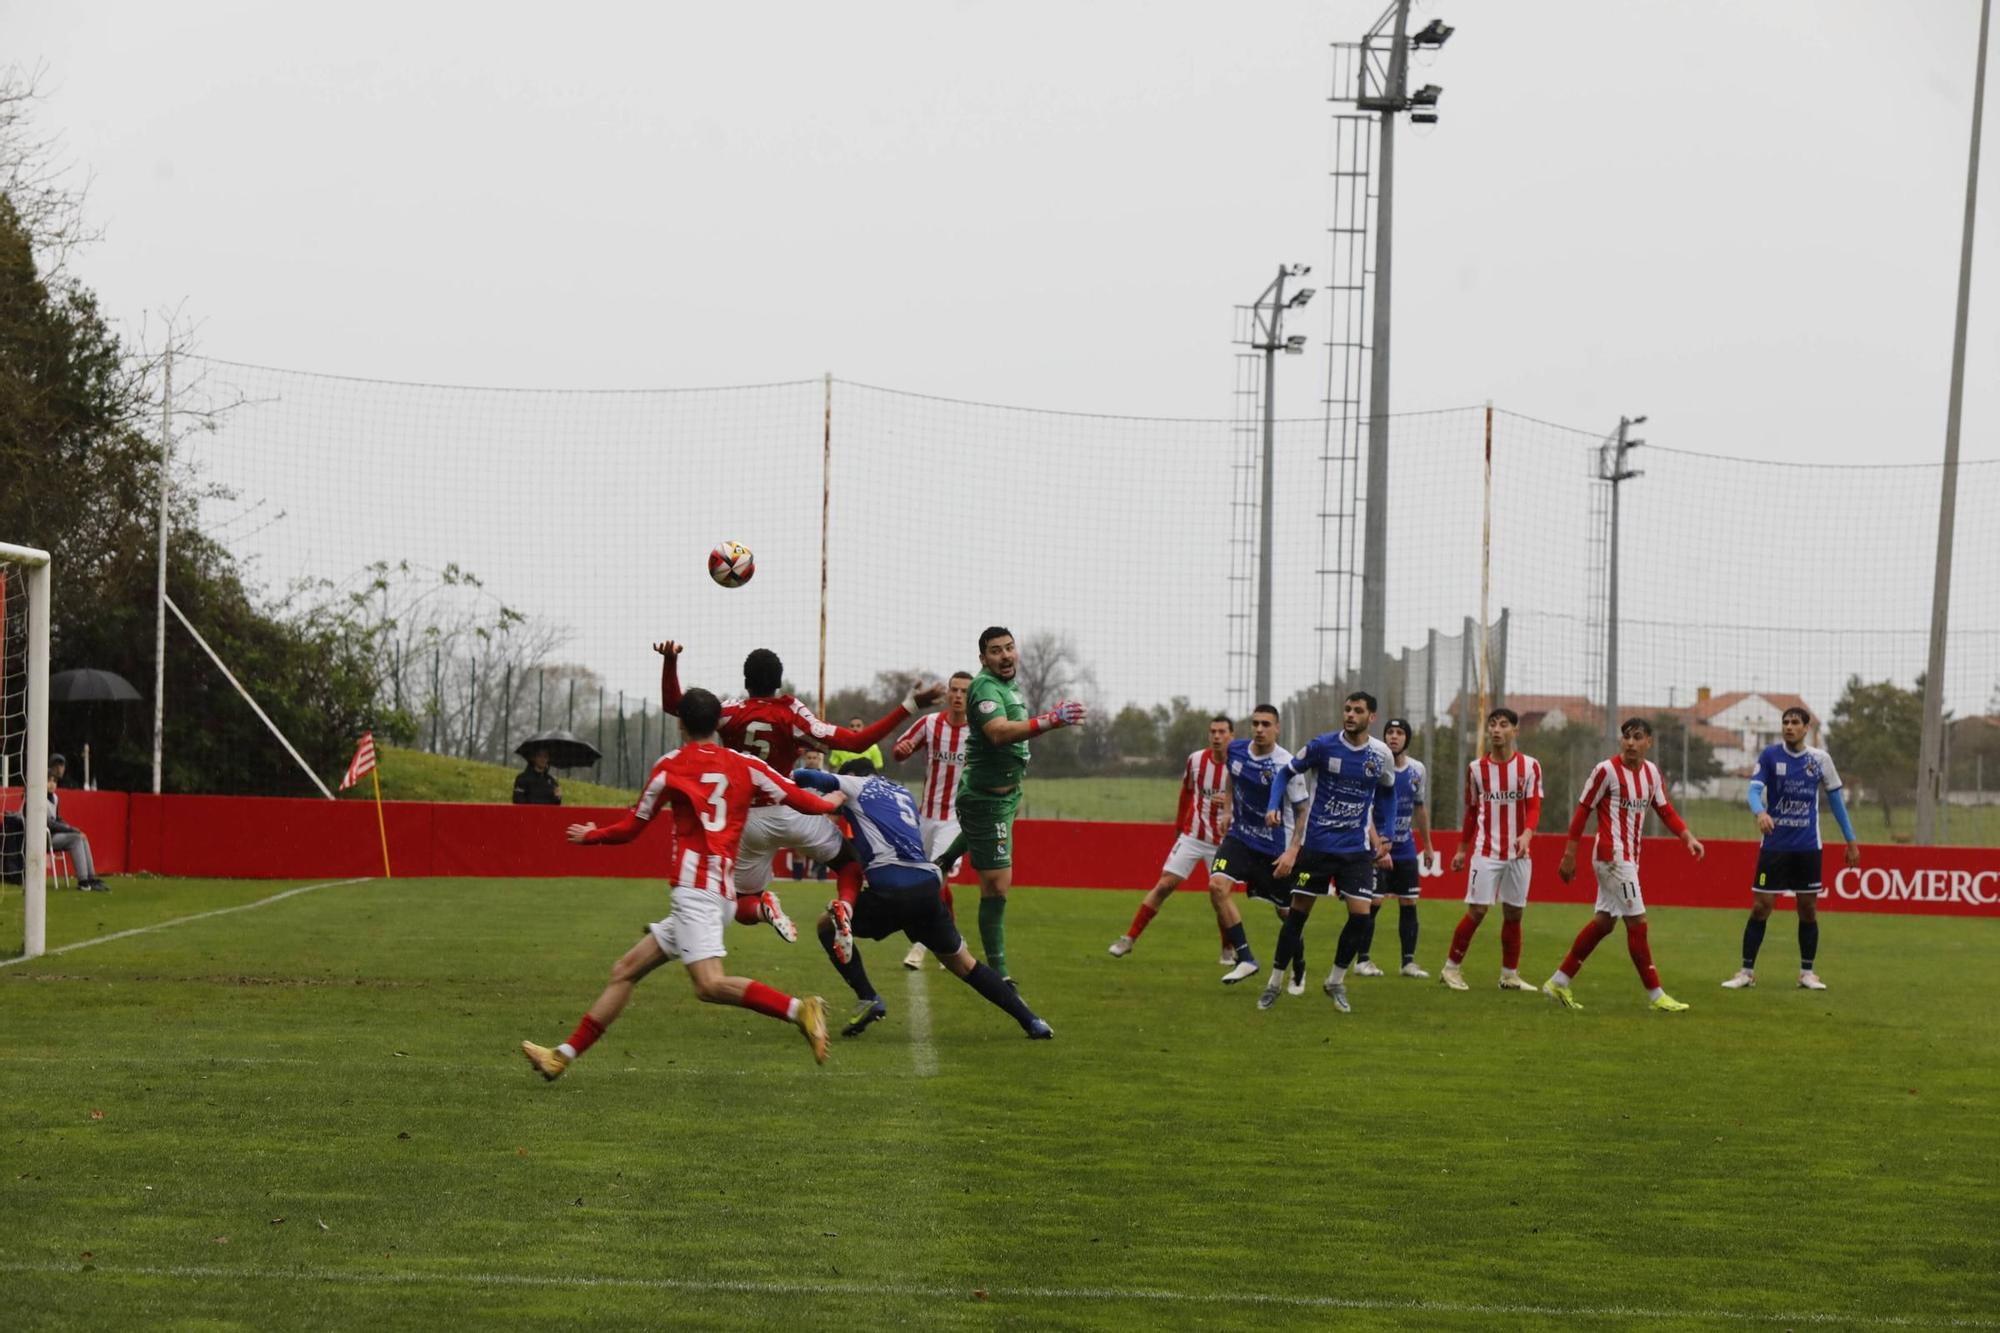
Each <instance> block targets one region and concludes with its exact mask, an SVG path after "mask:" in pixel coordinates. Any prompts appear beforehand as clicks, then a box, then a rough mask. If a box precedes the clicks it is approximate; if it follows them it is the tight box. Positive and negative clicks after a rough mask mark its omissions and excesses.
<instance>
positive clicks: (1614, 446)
mask: <svg viewBox="0 0 2000 1333" xmlns="http://www.w3.org/2000/svg"><path fill="white" fill-rule="evenodd" d="M1645 419H1646V418H1644V417H1620V418H1618V430H1617V433H1616V434H1614V435H1613V436H1612V437H1611V438H1610V439H1608V440H1606V441H1605V442H1604V443H1603V444H1602V445H1600V446H1599V447H1598V451H1597V475H1598V477H1599V479H1600V480H1603V481H1608V482H1610V483H1611V559H1610V562H1609V563H1610V573H1609V577H1608V578H1607V579H1606V580H1605V583H1606V587H1605V608H1604V739H1605V742H1606V743H1607V744H1608V745H1609V746H1610V747H1611V748H1612V749H1613V750H1616V749H1617V748H1618V518H1619V514H1618V493H1619V488H1620V487H1621V486H1623V485H1624V484H1625V483H1626V482H1628V481H1630V480H1632V479H1633V478H1634V477H1643V476H1645V475H1646V474H1645V473H1643V472H1635V471H1633V470H1632V469H1631V468H1628V467H1626V466H1625V455H1626V454H1628V453H1630V452H1631V451H1632V450H1634V449H1637V448H1638V447H1639V446H1640V445H1642V444H1644V443H1645V441H1644V440H1635V439H1632V438H1631V434H1632V427H1634V426H1636V425H1638V424H1639V423H1640V422H1642V421H1644V420H1645Z"/></svg>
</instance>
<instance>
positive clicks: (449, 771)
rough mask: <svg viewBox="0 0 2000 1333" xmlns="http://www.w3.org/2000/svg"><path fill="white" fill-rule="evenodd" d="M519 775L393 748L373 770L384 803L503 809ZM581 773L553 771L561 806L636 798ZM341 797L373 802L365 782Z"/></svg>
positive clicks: (513, 768) (511, 768)
mask: <svg viewBox="0 0 2000 1333" xmlns="http://www.w3.org/2000/svg"><path fill="white" fill-rule="evenodd" d="M520 771H521V766H520V765H519V764H485V763H481V762H479V761H478V760H476V759H460V758H458V757H456V756H454V755H448V754H430V753H427V752H426V751H423V750H405V749H402V748H400V747H397V746H393V745H385V746H383V747H382V750H381V764H380V766H379V767H378V768H377V769H376V772H378V773H380V774H381V775H382V799H383V800H385V801H467V802H471V803H473V804H476V805H506V804H507V803H508V802H509V801H512V800H513V799H514V778H515V777H516V776H517V775H518V774H519V773H520ZM584 771H585V770H581V769H580V770H578V772H577V773H576V774H575V775H565V774H564V773H563V772H562V771H561V770H560V769H558V770H557V771H556V779H557V781H559V782H561V783H562V798H563V804H564V805H614V806H615V805H630V804H632V802H633V801H635V800H637V799H638V798H639V793H638V792H637V791H632V790H627V789H626V788H623V787H607V786H605V785H604V784H603V783H600V782H590V781H586V780H585V779H584V777H583V776H582V773H583V772H584ZM340 798H341V799H342V800H346V801H372V800H374V799H375V789H374V787H372V786H371V785H370V783H369V779H367V778H363V779H362V780H361V781H360V782H359V783H357V784H355V785H354V786H352V787H349V788H348V789H347V790H346V791H344V792H341V793H340Z"/></svg>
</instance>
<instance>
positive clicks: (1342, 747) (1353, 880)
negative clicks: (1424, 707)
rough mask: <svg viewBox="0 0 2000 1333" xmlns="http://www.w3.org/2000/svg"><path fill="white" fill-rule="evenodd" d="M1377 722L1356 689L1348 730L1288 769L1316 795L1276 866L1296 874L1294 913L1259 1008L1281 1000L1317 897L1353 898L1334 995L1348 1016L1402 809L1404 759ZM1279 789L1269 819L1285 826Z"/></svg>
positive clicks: (1366, 697)
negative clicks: (1350, 983) (1400, 762)
mask: <svg viewBox="0 0 2000 1333" xmlns="http://www.w3.org/2000/svg"><path fill="white" fill-rule="evenodd" d="M1374 721H1375V696H1374V695H1372V694H1369V693H1368V692H1367V691H1365V690H1356V691H1355V692H1354V693H1352V694H1350V695H1348V696H1347V699H1346V701H1345V702H1344V703H1342V704H1341V708H1340V730H1339V731H1329V732H1327V733H1326V734H1324V735H1321V736H1315V737H1313V738H1312V739H1311V740H1310V741H1308V742H1306V748H1305V749H1303V750H1301V751H1299V752H1298V753H1297V754H1296V755H1294V756H1292V762H1291V763H1289V764H1287V765H1286V766H1285V767H1286V768H1287V769H1288V770H1290V771H1291V772H1293V773H1309V774H1311V775H1312V800H1311V802H1310V806H1309V809H1308V811H1307V815H1306V818H1305V819H1304V820H1302V821H1297V822H1295V823H1294V824H1293V826H1292V839H1291V843H1290V845H1288V846H1287V847H1286V848H1285V850H1284V852H1283V853H1282V854H1280V855H1279V857H1278V859H1277V860H1276V861H1275V862H1273V863H1272V867H1271V868H1272V870H1273V872H1274V873H1275V874H1276V875H1277V876H1278V877H1279V878H1280V879H1283V878H1285V877H1286V876H1291V879H1292V882H1291V884H1290V885H1289V886H1288V887H1289V888H1290V889H1291V894H1292V910H1291V913H1290V914H1289V915H1288V916H1286V918H1285V925H1284V928H1283V929H1282V930H1280V931H1279V932H1278V947H1277V950H1276V952H1275V953H1274V954H1273V956H1272V958H1271V980H1270V981H1269V982H1267V983H1266V984H1265V986H1264V993H1263V994H1262V995H1260V996H1258V997H1257V1007H1258V1008H1259V1009H1269V1008H1270V1007H1271V1006H1272V1005H1274V1004H1276V1003H1277V1002H1278V985H1279V983H1280V981H1281V980H1282V979H1283V977H1284V975H1285V971H1286V969H1287V968H1289V967H1290V966H1291V963H1292V958H1293V956H1294V955H1295V954H1296V953H1297V952H1298V951H1299V949H1300V947H1301V941H1302V939H1303V936H1304V933H1305V928H1306V920H1307V918H1308V917H1310V916H1311V915H1312V906H1313V900H1314V899H1316V898H1321V897H1326V896H1328V895H1330V894H1339V895H1340V897H1341V898H1343V899H1345V900H1346V902H1347V924H1346V925H1345V926H1344V927H1343V928H1342V929H1341V932H1340V942H1339V944H1338V945H1337V946H1336V947H1335V952H1334V959H1333V971H1332V973H1330V974H1329V975H1328V977H1327V980H1326V993H1327V994H1328V995H1330V996H1332V997H1333V1005H1334V1008H1336V1009H1338V1010H1340V1012H1342V1013H1343V1014H1344V1013H1347V1012H1349V1011H1350V1006H1349V1004H1348V1002H1347V984H1346V983H1347V967H1348V964H1349V963H1351V962H1353V961H1354V955H1355V954H1356V953H1358V952H1359V951H1360V949H1361V932H1362V930H1363V929H1364V925H1365V922H1364V918H1366V917H1367V915H1368V913H1369V911H1370V910H1371V909H1372V908H1373V906H1374V902H1375V869H1376V867H1377V866H1380V867H1382V868H1383V869H1387V868H1388V867H1389V865H1390V860H1389V832H1390V829H1391V827H1392V824H1393V817H1394V812H1395V806H1396V758H1395V756H1394V755H1392V754H1390V753H1389V747H1388V746H1386V745H1384V744H1383V743H1382V742H1381V741H1378V740H1376V739H1375V738H1374V737H1373V736H1370V735H1369V734H1368V728H1369V726H1370V725H1371V724H1372V723H1373V722H1374ZM1279 795H1280V793H1279V791H1278V789H1277V788H1275V787H1274V788H1273V789H1272V791H1271V794H1270V796H1269V798H1268V806H1267V809H1266V812H1265V816H1264V821H1265V823H1266V824H1268V825H1269V826H1271V827H1273V828H1276V827H1277V826H1278V823H1279V819H1280V816H1279V811H1278V804H1279Z"/></svg>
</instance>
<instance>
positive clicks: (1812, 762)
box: [1805, 759, 1819, 778]
mask: <svg viewBox="0 0 2000 1333" xmlns="http://www.w3.org/2000/svg"><path fill="white" fill-rule="evenodd" d="M1805 775H1806V776H1807V777H1809V778H1816V777H1818V776H1819V760H1817V759H1808V760H1806V767H1805Z"/></svg>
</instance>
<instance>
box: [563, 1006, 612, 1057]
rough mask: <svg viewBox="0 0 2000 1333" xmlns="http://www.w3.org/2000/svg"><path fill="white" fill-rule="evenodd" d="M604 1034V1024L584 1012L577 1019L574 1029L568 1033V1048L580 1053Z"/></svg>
mask: <svg viewBox="0 0 2000 1333" xmlns="http://www.w3.org/2000/svg"><path fill="white" fill-rule="evenodd" d="M603 1035H604V1024H602V1023H600V1022H598V1021H597V1020H596V1019H594V1018H592V1017H591V1016H590V1015H589V1014H585V1015H584V1016H583V1017H582V1018H580V1019H578V1020H577V1024H576V1031H574V1032H572V1033H570V1034H569V1048H570V1049H571V1050H572V1051H575V1052H576V1053H577V1054H578V1055H582V1054H583V1053H584V1052H585V1051H587V1050H589V1049H590V1048H591V1047H592V1046H593V1045H595V1044H596V1042H597V1039H598V1038H599V1037H601V1036H603Z"/></svg>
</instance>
